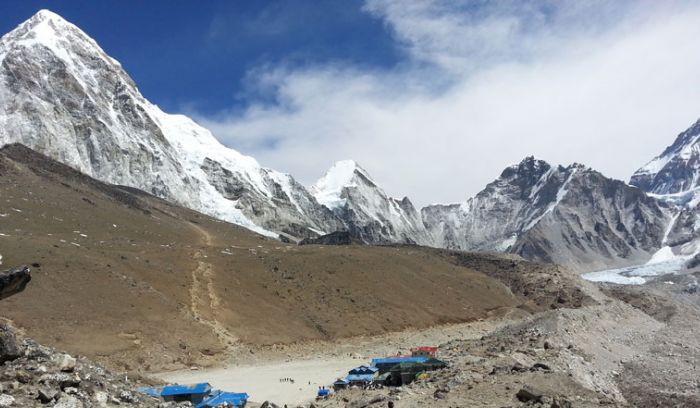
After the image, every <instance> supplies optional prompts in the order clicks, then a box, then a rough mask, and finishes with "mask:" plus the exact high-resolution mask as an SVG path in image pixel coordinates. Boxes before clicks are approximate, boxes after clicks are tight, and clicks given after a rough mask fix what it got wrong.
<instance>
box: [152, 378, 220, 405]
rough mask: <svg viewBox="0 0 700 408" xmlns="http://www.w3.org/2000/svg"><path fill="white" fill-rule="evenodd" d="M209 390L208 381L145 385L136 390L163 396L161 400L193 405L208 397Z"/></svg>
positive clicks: (153, 395)
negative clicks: (157, 385)
mask: <svg viewBox="0 0 700 408" xmlns="http://www.w3.org/2000/svg"><path fill="white" fill-rule="evenodd" d="M211 390H212V389H211V385H210V384H209V383H198V384H188V385H163V386H160V387H145V388H139V389H138V391H139V392H141V393H144V394H146V395H150V396H152V397H160V398H163V400H164V401H166V402H185V401H189V402H191V403H192V404H193V405H197V404H199V403H201V402H202V401H204V400H205V399H206V398H209V394H210V393H211Z"/></svg>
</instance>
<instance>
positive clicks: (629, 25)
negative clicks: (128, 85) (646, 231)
mask: <svg viewBox="0 0 700 408" xmlns="http://www.w3.org/2000/svg"><path fill="white" fill-rule="evenodd" d="M364 9H365V10H366V12H367V13H370V15H372V16H374V17H376V18H381V19H383V20H384V22H385V24H387V25H388V26H389V27H390V28H391V30H392V33H393V35H394V37H395V39H396V41H397V46H398V47H402V48H403V50H404V52H405V56H406V57H405V60H404V61H403V62H402V63H400V64H398V65H397V66H395V67H393V68H391V69H366V68H362V67H355V66H347V65H341V64H329V63H324V64H319V65H311V66H309V65H305V66H304V67H303V68H295V67H294V66H285V65H284V64H282V65H277V66H264V67H258V68H256V69H255V70H253V71H251V73H250V74H249V76H248V80H249V81H250V84H249V86H250V87H251V88H252V89H254V90H255V92H253V93H251V95H253V94H257V95H262V96H264V98H260V99H257V98H253V99H251V100H250V101H249V105H248V107H247V108H246V109H245V110H244V111H240V110H237V111H235V112H233V111H232V112H222V113H220V114H219V115H215V116H209V117H202V116H199V117H198V119H199V120H200V121H201V122H203V123H204V124H205V125H206V126H208V127H209V128H211V129H212V131H213V132H214V133H215V135H217V137H219V138H220V139H221V140H222V141H224V142H225V143H226V144H228V145H230V146H232V147H234V148H236V149H238V150H241V151H243V152H245V153H248V154H252V155H254V156H255V157H257V158H258V160H259V161H260V162H261V163H263V164H264V165H266V166H269V167H273V168H276V169H279V170H282V171H287V172H290V173H292V174H294V175H295V176H296V177H297V178H299V179H300V180H301V181H302V182H305V183H307V184H308V183H311V182H313V181H314V180H315V179H316V178H318V177H319V176H320V175H321V174H322V173H323V172H324V171H325V169H326V168H327V167H329V166H330V165H331V164H332V162H334V161H335V160H339V159H344V158H353V159H355V160H357V161H358V162H360V163H361V164H362V165H363V166H364V167H365V168H367V169H368V170H369V171H370V173H372V174H373V176H374V178H375V179H377V180H378V181H379V182H380V183H381V184H383V185H384V186H385V187H386V189H387V190H388V191H389V192H390V193H391V194H394V195H398V196H400V195H408V196H409V197H411V198H412V199H414V201H416V202H417V203H418V204H421V205H422V204H426V203H428V202H437V201H441V202H450V201H458V200H463V199H465V198H466V197H467V196H468V195H472V194H473V193H475V192H477V191H478V190H480V189H481V188H483V186H484V185H485V184H486V183H487V182H489V181H491V180H492V179H493V178H494V177H496V176H497V175H498V174H499V173H500V171H501V170H502V169H503V167H505V166H507V165H509V164H511V163H513V162H517V161H519V160H520V159H521V158H522V157H524V156H526V155H529V154H535V155H536V156H538V157H541V158H543V159H546V160H549V161H551V162H553V163H565V164H567V163H570V162H574V161H577V162H583V163H585V164H588V165H591V166H593V167H595V168H597V169H599V170H601V171H603V172H604V173H606V174H608V175H610V176H613V177H617V178H623V179H626V178H627V177H628V176H629V175H630V174H631V173H632V172H633V171H634V170H635V169H636V167H638V166H640V165H641V164H643V163H644V162H645V161H646V160H648V159H650V158H651V157H652V156H654V155H655V154H657V153H658V152H660V150H661V149H662V148H663V147H664V146H665V145H667V144H670V143H671V142H672V139H673V137H674V135H675V134H676V133H677V132H679V131H681V130H683V128H684V127H685V126H687V125H689V124H690V123H691V122H692V121H693V120H695V119H696V117H697V116H700V76H699V75H698V74H697V73H698V72H700V52H698V49H697V48H698V46H697V41H696V39H697V38H700V7H698V6H696V5H694V4H693V3H685V2H652V1H649V2H622V1H621V2H607V1H590V2H581V1H575V2H574V1H571V2H561V1H551V2H542V1H537V2H522V1H502V2H493V1H463V2H446V1H440V0H435V1H413V2H411V1H405V0H401V1H397V0H368V1H367V3H366V4H365V7H364Z"/></svg>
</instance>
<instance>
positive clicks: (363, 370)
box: [348, 365, 377, 374]
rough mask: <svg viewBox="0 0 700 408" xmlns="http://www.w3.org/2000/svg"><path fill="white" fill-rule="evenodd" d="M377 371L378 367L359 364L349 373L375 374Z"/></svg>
mask: <svg viewBox="0 0 700 408" xmlns="http://www.w3.org/2000/svg"><path fill="white" fill-rule="evenodd" d="M376 372H377V367H368V366H365V365H363V366H359V367H355V368H353V369H352V370H350V371H349V372H348V373H349V374H374V373H376Z"/></svg>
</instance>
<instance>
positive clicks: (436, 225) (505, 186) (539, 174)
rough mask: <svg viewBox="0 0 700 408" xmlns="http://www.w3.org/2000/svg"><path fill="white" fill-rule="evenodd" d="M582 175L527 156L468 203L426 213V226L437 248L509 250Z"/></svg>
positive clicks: (428, 210) (434, 208) (570, 169)
mask: <svg viewBox="0 0 700 408" xmlns="http://www.w3.org/2000/svg"><path fill="white" fill-rule="evenodd" d="M577 170H578V168H577V167H576V166H572V167H570V168H562V167H558V168H552V167H551V166H550V165H549V164H547V163H546V162H544V161H541V160H535V159H534V158H533V157H528V158H526V159H525V160H523V161H522V162H521V163H520V164H517V165H514V166H510V167H508V168H506V169H505V170H504V171H503V173H502V174H501V176H500V177H499V178H498V179H496V180H495V181H493V182H492V183H490V184H489V185H487V186H486V188H485V189H484V190H482V191H481V192H479V193H478V194H477V195H476V196H474V197H473V198H470V199H469V200H467V201H466V202H464V203H461V204H451V205H440V204H437V205H431V206H428V207H425V208H423V209H422V215H423V221H424V223H425V225H427V226H428V229H429V230H430V232H431V234H432V235H433V236H435V237H436V242H435V244H436V245H437V246H438V247H444V248H455V249H469V250H491V251H506V250H508V249H509V248H510V247H511V246H512V245H513V244H514V243H515V239H516V238H517V237H518V236H519V235H520V234H521V233H522V232H523V231H525V230H527V229H530V228H532V226H533V225H534V224H536V223H537V222H538V221H539V220H540V219H541V218H542V217H543V216H544V215H545V214H546V213H547V212H549V211H551V210H552V209H553V208H554V206H556V204H557V203H558V202H559V201H560V200H561V199H562V196H563V195H564V194H565V193H566V189H567V186H568V183H569V181H570V179H571V176H572V174H573V173H575V172H576V171H577ZM493 220H499V221H498V222H493Z"/></svg>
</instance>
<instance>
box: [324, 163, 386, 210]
mask: <svg viewBox="0 0 700 408" xmlns="http://www.w3.org/2000/svg"><path fill="white" fill-rule="evenodd" d="M360 185H362V186H368V187H374V188H376V187H377V185H376V183H375V182H374V181H373V180H372V177H371V176H370V175H369V173H368V172H367V171H366V170H365V169H363V168H362V167H361V166H360V165H359V164H357V162H355V161H354V160H340V161H338V162H336V163H334V164H333V166H331V168H330V169H328V171H327V172H326V174H325V175H324V176H323V177H321V178H320V179H319V180H318V181H317V182H316V183H315V184H314V185H313V186H312V187H311V192H312V193H313V194H314V195H315V196H316V199H317V200H318V201H319V202H320V203H321V204H323V205H325V206H326V207H328V208H331V209H332V208H335V207H338V206H341V205H342V204H343V202H344V201H343V200H342V198H341V196H342V192H343V189H345V188H352V187H358V186H360Z"/></svg>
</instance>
